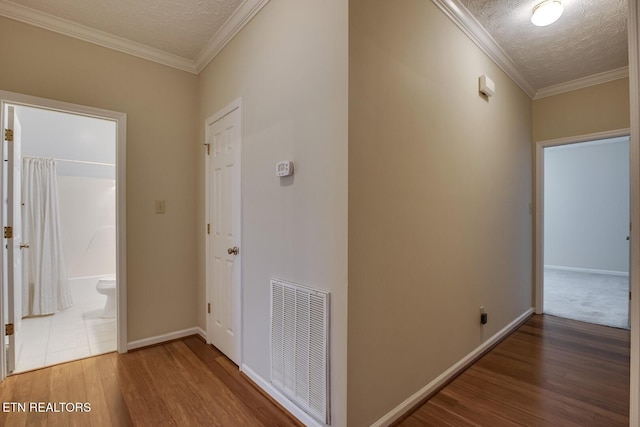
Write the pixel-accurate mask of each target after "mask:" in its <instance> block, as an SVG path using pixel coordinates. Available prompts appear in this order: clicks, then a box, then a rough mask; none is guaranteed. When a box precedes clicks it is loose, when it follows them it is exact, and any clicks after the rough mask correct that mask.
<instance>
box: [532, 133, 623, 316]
mask: <svg viewBox="0 0 640 427" xmlns="http://www.w3.org/2000/svg"><path fill="white" fill-rule="evenodd" d="M623 136H630V129H629V128H627V129H617V130H613V131H606V132H597V133H591V134H587V135H578V136H571V137H568V138H558V139H549V140H545V141H537V142H536V168H535V175H536V176H535V183H536V195H535V197H536V200H535V206H536V215H535V230H536V235H535V248H536V250H535V272H534V274H535V312H536V314H542V313H543V312H544V280H543V279H544V149H545V148H549V147H558V146H561V145H571V144H580V143H584V142H590V141H597V140H601V139H610V138H618V137H623ZM629 148H630V149H631V141H629ZM629 179H630V180H631V171H629ZM631 198H632V196H631V195H629V204H631ZM629 220H630V221H631V220H632V219H631V218H629ZM629 283H630V284H631V266H629ZM629 314H631V313H629Z"/></svg>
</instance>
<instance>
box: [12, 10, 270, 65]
mask: <svg viewBox="0 0 640 427" xmlns="http://www.w3.org/2000/svg"><path fill="white" fill-rule="evenodd" d="M268 2H269V0H244V1H243V3H242V4H241V5H240V6H239V7H238V9H236V11H235V12H233V14H232V15H231V16H230V17H229V19H228V20H227V21H226V22H225V23H224V24H223V25H222V27H220V29H219V30H218V31H217V32H216V34H215V35H214V36H213V37H212V38H211V40H209V41H208V42H207V44H206V45H205V46H204V47H203V48H202V50H200V52H199V53H198V55H197V56H196V58H195V60H192V59H189V58H185V57H182V56H179V55H174V54H172V53H168V52H165V51H163V50H160V49H157V48H154V47H151V46H147V45H145V44H142V43H137V42H134V41H132V40H129V39H125V38H123V37H119V36H115V35H113V34H109V33H106V32H104V31H100V30H96V29H94V28H91V27H87V26H85V25H82V24H78V23H76V22H72V21H69V20H67V19H64V18H60V17H57V16H55V15H51V14H49V13H45V12H42V11H39V10H36V9H32V8H30V7H26V6H23V5H20V4H16V3H12V2H10V1H7V0H0V16H4V17H6V18H9V19H13V20H16V21H20V22H24V23H25V24H29V25H33V26H35V27H38V28H44V29H45V30H49V31H53V32H55V33H58V34H63V35H65V36H69V37H73V38H76V39H79V40H83V41H86V42H89V43H93V44H96V45H98V46H102V47H106V48H108V49H113V50H117V51H118V52H123V53H126V54H128V55H133V56H136V57H138V58H142V59H146V60H148V61H153V62H157V63H158V64H162V65H166V66H168V67H172V68H176V69H178V70H182V71H186V72H188V73H193V74H199V73H200V71H202V70H203V69H204V68H205V67H206V66H207V65H208V64H209V62H211V60H212V59H213V58H215V56H216V55H217V54H218V53H220V51H222V49H223V48H224V47H225V46H226V45H227V43H229V42H230V41H231V39H233V37H235V35H236V34H238V32H240V30H242V28H244V26H245V25H247V23H249V21H251V19H252V18H253V17H254V16H255V15H256V14H257V13H258V12H260V10H261V9H262V8H263V7H264V6H265V5H266V4H267V3H268Z"/></svg>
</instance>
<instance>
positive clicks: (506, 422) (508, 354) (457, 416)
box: [398, 315, 630, 427]
mask: <svg viewBox="0 0 640 427" xmlns="http://www.w3.org/2000/svg"><path fill="white" fill-rule="evenodd" d="M629 344H630V335H629V331H628V330H624V329H615V328H610V327H606V326H599V325H590V324H587V323H581V322H577V321H573V320H567V319H561V318H558V317H553V316H549V315H536V316H534V317H532V318H531V319H530V320H528V321H527V322H526V323H525V324H524V325H523V326H521V327H520V328H519V329H518V330H517V331H516V332H514V333H513V334H512V335H510V336H509V337H508V338H507V339H505V340H504V341H503V342H501V343H500V344H499V345H498V346H497V347H495V348H494V349H493V350H492V351H490V352H489V353H487V354H486V355H485V356H484V357H482V358H481V359H480V360H478V361H477V362H476V363H475V364H474V365H473V366H471V367H470V368H469V369H467V370H466V371H465V372H463V373H462V374H461V375H460V376H458V377H457V378H456V379H455V380H454V381H453V382H451V383H450V384H449V385H447V386H446V387H445V388H443V389H442V390H440V392H438V393H437V394H436V395H434V396H433V397H432V398H431V399H430V400H428V401H427V402H426V403H424V404H423V405H422V406H420V407H419V408H418V409H417V410H416V411H415V412H413V413H412V414H411V415H410V416H408V417H406V418H405V419H404V420H401V421H400V422H399V423H398V425H401V426H406V427H412V426H438V427H444V426H492V427H500V426H579V427H591V426H594V427H595V426H603V427H605V426H606V427H615V426H625V427H626V426H628V425H629Z"/></svg>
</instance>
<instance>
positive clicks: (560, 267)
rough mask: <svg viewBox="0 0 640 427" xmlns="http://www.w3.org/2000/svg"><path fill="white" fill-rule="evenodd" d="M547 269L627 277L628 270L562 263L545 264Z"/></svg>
mask: <svg viewBox="0 0 640 427" xmlns="http://www.w3.org/2000/svg"><path fill="white" fill-rule="evenodd" d="M544 268H548V269H549V270H562V271H575V272H577V273H591V274H607V275H609V276H623V277H629V272H628V271H615V270H596V269H593V268H580V267H565V266H564V265H545V266H544Z"/></svg>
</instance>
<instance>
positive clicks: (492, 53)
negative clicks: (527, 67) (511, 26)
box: [431, 0, 536, 98]
mask: <svg viewBox="0 0 640 427" xmlns="http://www.w3.org/2000/svg"><path fill="white" fill-rule="evenodd" d="M431 1H433V3H434V4H435V5H436V6H438V7H439V8H440V10H442V11H443V12H444V13H445V15H447V16H448V17H449V19H451V20H452V21H453V22H454V23H455V24H456V25H457V26H458V27H459V28H460V29H461V30H462V32H463V33H465V34H466V35H467V37H469V38H470V39H471V40H472V41H473V42H474V43H475V44H476V45H477V46H478V47H479V48H480V49H481V50H482V51H483V52H484V53H486V54H487V56H489V58H491V60H492V61H493V62H495V63H496V65H497V66H498V67H500V69H501V70H502V71H504V72H505V73H506V74H507V76H509V77H510V78H511V80H513V81H514V82H515V84H517V85H518V86H519V87H520V89H522V90H523V91H524V92H525V93H526V94H527V95H529V97H530V98H532V97H533V96H534V95H535V93H536V89H535V88H534V87H533V85H532V84H531V83H529V81H528V80H527V79H525V78H524V76H522V74H520V72H519V71H518V69H517V68H516V66H515V64H514V63H513V61H512V60H511V58H509V55H507V54H506V52H505V51H504V50H502V48H501V47H500V46H499V45H498V43H497V42H496V41H495V40H494V39H493V37H491V35H489V33H488V32H487V30H485V29H484V27H483V26H482V25H481V24H480V22H478V20H477V19H476V18H475V17H474V16H473V15H471V13H470V12H469V11H468V10H467V8H465V7H464V6H463V5H462V4H461V3H460V2H459V1H458V0H431Z"/></svg>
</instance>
